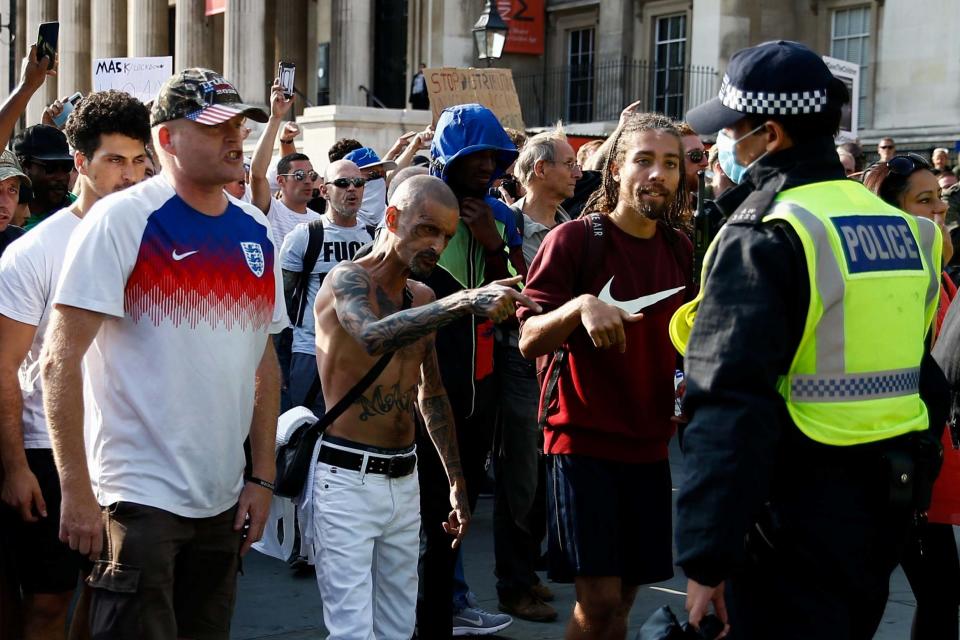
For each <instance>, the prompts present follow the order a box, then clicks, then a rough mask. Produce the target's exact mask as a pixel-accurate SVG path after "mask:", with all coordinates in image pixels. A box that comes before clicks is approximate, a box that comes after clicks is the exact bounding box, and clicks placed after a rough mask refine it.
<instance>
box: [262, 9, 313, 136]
mask: <svg viewBox="0 0 960 640" xmlns="http://www.w3.org/2000/svg"><path fill="white" fill-rule="evenodd" d="M276 12H277V22H276V25H277V26H276V31H275V33H274V43H275V47H274V51H275V53H274V59H275V62H274V63H273V64H274V65H276V64H277V63H278V62H279V61H280V60H283V61H284V62H292V63H293V64H295V65H297V74H296V79H295V85H296V87H297V89H298V90H299V91H301V92H302V93H304V94H305V95H310V94H309V92H308V90H307V82H308V80H309V77H310V70H309V69H308V67H307V2H306V0H287V1H286V2H278V3H277V4H276ZM267 77H268V78H269V77H270V76H267ZM303 107H304V104H303V98H301V97H300V96H297V98H296V102H295V103H294V105H293V109H292V110H291V113H290V119H293V118H294V117H295V115H296V113H302V112H303Z"/></svg>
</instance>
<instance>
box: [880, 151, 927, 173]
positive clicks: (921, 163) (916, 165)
mask: <svg viewBox="0 0 960 640" xmlns="http://www.w3.org/2000/svg"><path fill="white" fill-rule="evenodd" d="M886 164H887V169H889V170H890V173H896V174H898V175H901V176H909V175H910V174H911V173H913V172H914V171H917V170H919V169H929V168H930V163H929V162H927V159H926V158H924V157H923V156H919V155H917V154H915V153H904V154H901V155H898V156H894V157H892V158H890V159H889V160H887V162H886Z"/></svg>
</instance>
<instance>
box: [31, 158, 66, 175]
mask: <svg viewBox="0 0 960 640" xmlns="http://www.w3.org/2000/svg"><path fill="white" fill-rule="evenodd" d="M30 164H32V165H36V166H38V167H41V168H42V169H43V170H44V171H45V172H47V173H70V172H71V171H73V160H44V161H41V160H31V161H30Z"/></svg>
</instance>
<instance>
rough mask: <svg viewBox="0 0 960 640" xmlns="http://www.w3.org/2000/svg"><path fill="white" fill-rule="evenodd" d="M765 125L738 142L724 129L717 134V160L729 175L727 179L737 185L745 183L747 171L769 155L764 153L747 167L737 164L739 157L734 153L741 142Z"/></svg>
mask: <svg viewBox="0 0 960 640" xmlns="http://www.w3.org/2000/svg"><path fill="white" fill-rule="evenodd" d="M764 126H765V125H760V126H759V127H757V128H755V129H753V130H752V131H749V132H747V133H746V134H744V135H742V136H740V137H739V138H737V139H736V140H734V139H733V138H731V137H730V136H728V135H727V134H726V133H724V132H723V129H721V130H720V132H719V133H717V160H718V161H719V162H720V168H721V169H723V172H724V173H725V174H727V177H728V178H730V179H731V180H732V181H733V182H735V183H736V184H740V183H741V182H743V176H744V175H745V174H746V173H747V170H748V169H749V168H750V167H752V166H753V165H754V164H756V163H757V161H758V160H760V158H762V157H763V156H765V155H767V153H766V152H764V153H763V154H762V155H760V157H759V158H757V159H756V160H754V161H753V162H751V163H750V164H749V165H747V166H746V167H745V166H743V165H742V164H740V163H739V162H737V156H736V154H735V153H734V149H735V148H736V146H737V145H738V144H739V143H740V141H741V140H744V139H746V138H748V137H750V136H752V135H753V134H754V133H756V132H757V131H759V130H760V129H763V127H764Z"/></svg>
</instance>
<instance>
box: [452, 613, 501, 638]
mask: <svg viewBox="0 0 960 640" xmlns="http://www.w3.org/2000/svg"><path fill="white" fill-rule="evenodd" d="M511 624H513V618H511V617H510V616H508V615H507V614H505V613H490V612H489V611H484V610H483V609H481V608H479V607H466V608H464V609H461V610H460V611H458V612H457V613H455V614H454V615H453V635H454V636H457V637H459V636H490V635H493V634H495V633H497V632H499V631H503V630H504V629H506V628H507V627H509V626H510V625H511Z"/></svg>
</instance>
